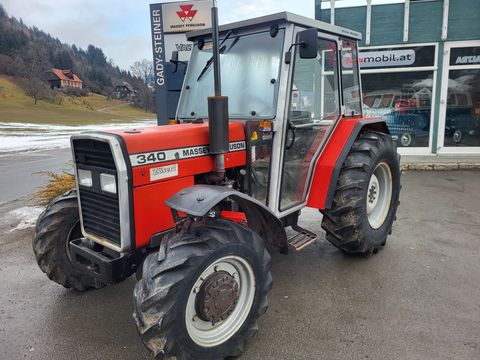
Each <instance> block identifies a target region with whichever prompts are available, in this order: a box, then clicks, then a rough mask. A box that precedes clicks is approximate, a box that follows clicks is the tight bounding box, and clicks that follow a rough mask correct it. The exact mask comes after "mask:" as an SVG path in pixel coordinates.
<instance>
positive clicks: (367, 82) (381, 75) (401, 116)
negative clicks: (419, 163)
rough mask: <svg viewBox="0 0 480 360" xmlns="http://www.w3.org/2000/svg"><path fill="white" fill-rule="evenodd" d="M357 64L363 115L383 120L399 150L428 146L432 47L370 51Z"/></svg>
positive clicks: (390, 48)
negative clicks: (360, 79) (361, 92)
mask: <svg viewBox="0 0 480 360" xmlns="http://www.w3.org/2000/svg"><path fill="white" fill-rule="evenodd" d="M359 61H360V66H361V74H362V90H363V112H364V115H365V116H369V117H376V118H382V119H383V120H385V121H386V123H387V125H388V128H389V130H390V133H391V134H392V136H393V137H394V139H396V141H397V145H398V146H399V147H428V146H429V143H430V137H431V134H430V122H431V117H432V102H433V101H432V98H433V95H432V94H433V79H434V65H435V46H434V45H426V46H416V47H412V46H410V47H386V48H375V49H370V48H369V49H365V50H361V51H360V55H359ZM426 69H427V70H426ZM430 69H431V70H430Z"/></svg>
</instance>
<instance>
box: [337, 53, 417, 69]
mask: <svg viewBox="0 0 480 360" xmlns="http://www.w3.org/2000/svg"><path fill="white" fill-rule="evenodd" d="M358 63H359V64H360V67H361V68H368V67H381V66H384V67H392V66H409V65H413V64H414V63H415V51H414V50H411V49H406V50H386V51H385V50H383V51H369V52H360V53H359V54H358ZM342 64H343V67H345V68H351V67H352V57H351V55H347V56H344V57H343V58H342Z"/></svg>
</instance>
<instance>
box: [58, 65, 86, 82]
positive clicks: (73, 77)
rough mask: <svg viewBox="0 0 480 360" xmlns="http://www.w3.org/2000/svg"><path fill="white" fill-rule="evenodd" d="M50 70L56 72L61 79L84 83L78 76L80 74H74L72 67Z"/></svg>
mask: <svg viewBox="0 0 480 360" xmlns="http://www.w3.org/2000/svg"><path fill="white" fill-rule="evenodd" d="M50 72H52V73H53V74H55V75H56V76H57V77H58V78H59V79H60V80H65V81H74V82H81V83H83V81H82V80H81V79H80V78H79V77H78V75H77V74H74V73H73V71H72V70H70V69H67V70H61V69H55V68H52V69H50Z"/></svg>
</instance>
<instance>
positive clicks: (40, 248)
mask: <svg viewBox="0 0 480 360" xmlns="http://www.w3.org/2000/svg"><path fill="white" fill-rule="evenodd" d="M81 237H82V232H81V230H80V217H79V210H78V199H77V193H76V191H75V190H71V191H69V192H68V193H66V194H65V195H62V196H60V197H58V198H56V199H55V200H53V201H52V202H51V203H50V204H49V205H48V206H47V208H46V209H45V211H44V212H43V213H42V214H41V215H40V216H39V218H38V220H37V223H36V226H35V234H34V235H33V243H32V245H33V252H34V253H35V258H36V259H37V263H38V266H39V267H40V269H41V270H42V271H43V272H44V273H45V274H47V276H48V277H49V278H50V280H53V281H55V282H56V283H58V284H60V285H63V286H64V287H66V288H73V289H75V290H77V291H85V290H87V289H89V288H96V289H99V288H101V287H103V286H105V284H103V283H102V282H100V281H98V280H97V279H96V278H94V277H93V276H92V275H90V274H88V273H87V272H86V271H84V270H82V269H79V268H77V267H75V266H74V265H73V263H72V261H71V254H70V241H71V240H75V239H78V238H81Z"/></svg>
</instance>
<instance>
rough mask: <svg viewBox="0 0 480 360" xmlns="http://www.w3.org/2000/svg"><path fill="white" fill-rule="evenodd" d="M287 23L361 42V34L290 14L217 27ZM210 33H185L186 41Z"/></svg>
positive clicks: (224, 29) (229, 27)
mask: <svg viewBox="0 0 480 360" xmlns="http://www.w3.org/2000/svg"><path fill="white" fill-rule="evenodd" d="M280 21H283V22H289V23H294V24H296V25H300V26H304V27H306V28H317V29H319V30H320V31H324V32H327V33H330V34H334V35H340V36H345V37H348V38H351V39H356V40H361V39H362V34H361V33H359V32H357V31H354V30H349V29H346V28H343V27H340V26H336V25H332V24H329V23H326V22H323V21H318V20H315V19H311V18H308V17H305V16H301V15H296V14H293V13H290V12H286V11H284V12H279V13H276V14H272V15H266V16H260V17H256V18H253V19H249V20H244V21H238V22H234V23H231V24H225V25H221V26H220V27H219V32H225V31H229V30H233V29H239V28H247V27H252V26H256V25H260V24H265V23H272V22H280ZM211 33H212V29H211V28H209V29H204V30H197V31H192V32H189V33H187V39H188V40H190V41H193V40H194V39H195V38H197V37H203V36H206V35H210V34H211Z"/></svg>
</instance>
